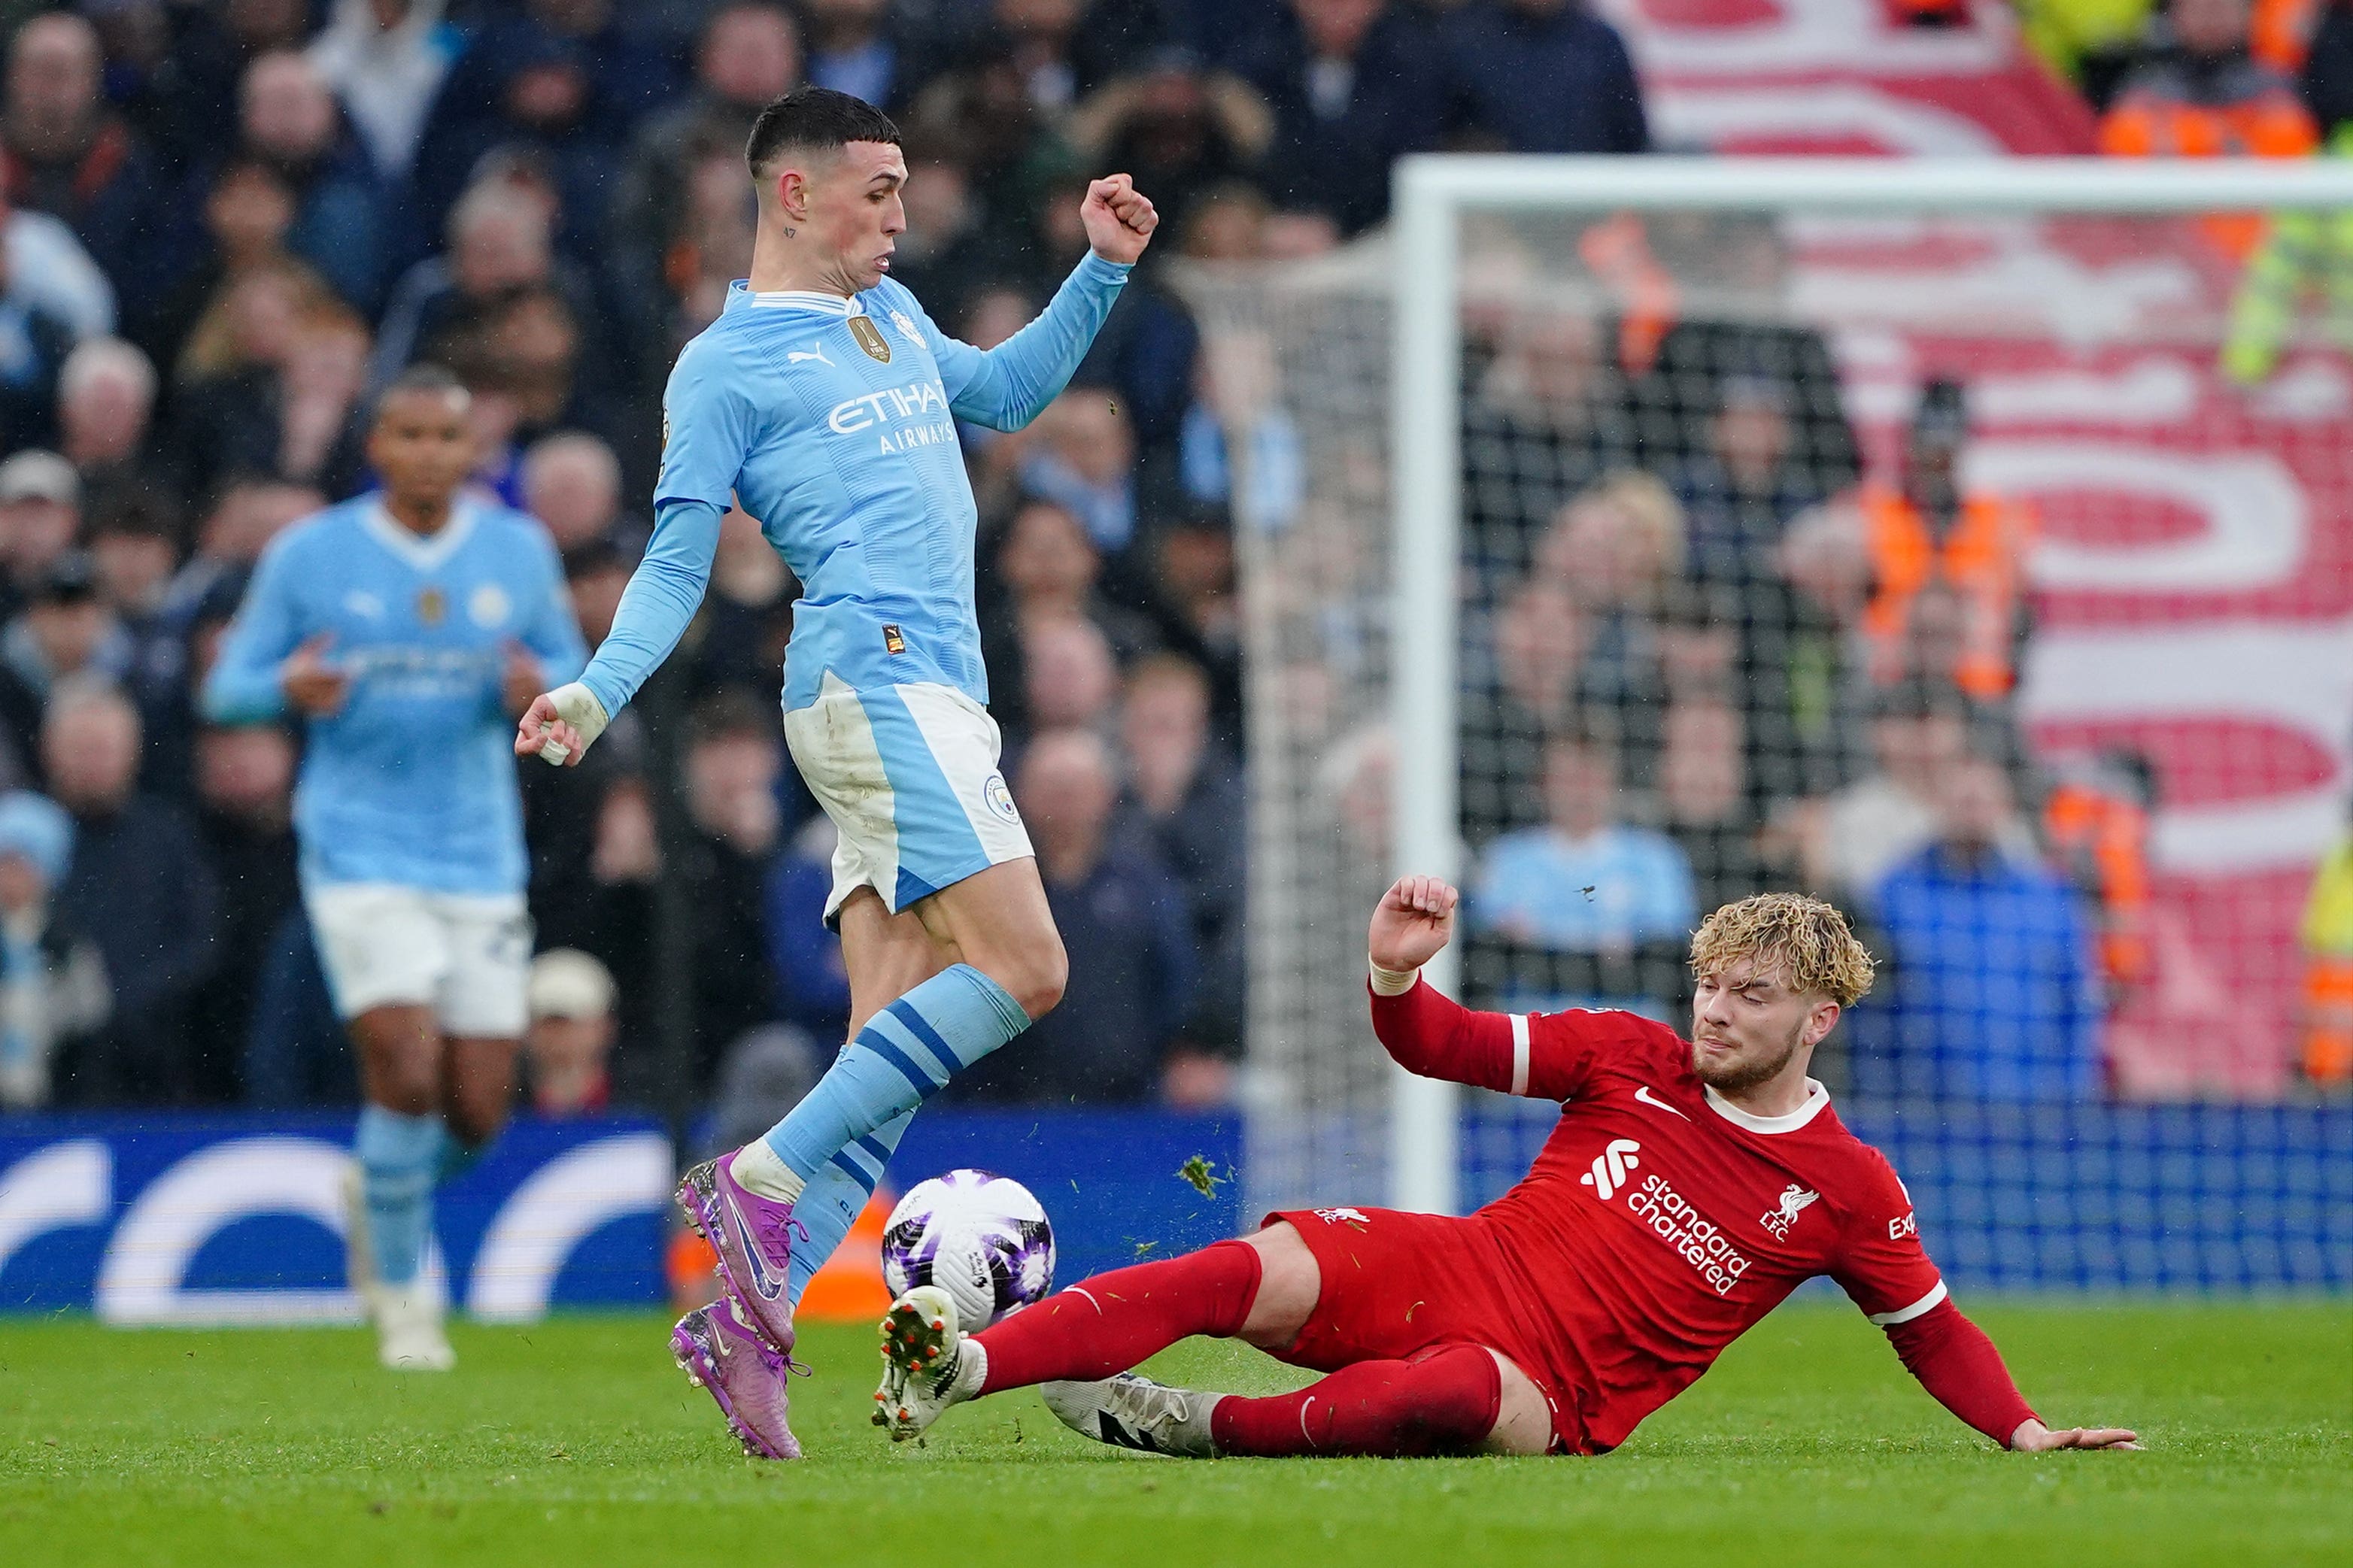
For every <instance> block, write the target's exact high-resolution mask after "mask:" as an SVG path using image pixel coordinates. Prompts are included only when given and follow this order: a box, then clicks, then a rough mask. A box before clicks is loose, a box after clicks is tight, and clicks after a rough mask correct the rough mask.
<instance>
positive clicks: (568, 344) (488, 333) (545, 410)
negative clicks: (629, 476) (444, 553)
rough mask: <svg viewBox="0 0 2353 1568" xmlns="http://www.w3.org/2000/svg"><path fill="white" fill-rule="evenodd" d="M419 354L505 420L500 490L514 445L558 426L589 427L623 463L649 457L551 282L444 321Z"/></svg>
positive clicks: (517, 457) (582, 322) (515, 480)
mask: <svg viewBox="0 0 2353 1568" xmlns="http://www.w3.org/2000/svg"><path fill="white" fill-rule="evenodd" d="M427 357H429V358H432V359H434V360H436V361H438V362H439V363H446V364H448V365H449V366H450V367H451V368H453V369H455V370H456V371H457V372H458V374H459V375H460V376H461V377H462V378H463V379H464V380H465V382H466V384H467V386H468V388H469V389H470V391H471V392H472V393H473V394H474V396H475V398H476V399H477V400H478V401H485V402H487V403H489V404H490V405H491V407H492V408H493V409H494V410H495V411H496V413H497V415H498V416H499V417H501V419H503V420H504V421H506V422H507V423H506V426H505V430H504V439H503V441H502V442H501V443H498V444H497V445H498V447H499V448H500V449H502V450H504V451H505V452H506V453H507V454H508V455H507V456H506V457H504V458H501V460H499V461H498V462H497V463H496V464H495V465H493V466H494V467H496V468H497V469H498V470H499V471H500V472H501V474H502V475H507V476H510V478H509V479H508V480H507V482H502V483H501V485H500V486H499V489H500V491H501V494H502V495H513V494H514V489H515V488H517V487H518V486H519V481H520V470H521V466H522V450H523V449H524V448H525V447H529V446H530V445H531V444H532V443H533V442H534V441H537V440H539V439H540V438H542V437H545V436H549V435H553V434H554V433H555V432H557V431H559V430H564V429H567V428H568V429H575V430H588V431H593V432H594V433H595V434H596V437H599V438H601V439H602V440H603V442H604V444H605V446H606V447H607V450H610V451H616V452H618V453H620V454H621V455H622V458H623V460H624V461H625V463H626V462H627V461H628V459H630V458H649V456H650V444H649V442H648V441H647V440H646V439H645V437H644V435H643V433H642V430H641V423H642V422H641V421H639V420H638V419H637V418H635V417H633V414H634V410H633V409H632V408H631V407H630V406H629V405H628V402H627V400H626V398H625V397H624V396H623V395H621V394H620V393H619V392H618V391H617V390H616V389H615V386H614V383H615V381H616V379H617V378H616V377H614V376H612V375H611V374H600V373H602V372H609V371H610V368H611V367H610V366H609V365H605V364H601V363H599V362H598V360H597V359H596V350H595V347H594V345H593V343H592V342H591V340H590V335H589V329H588V327H587V324H586V319H585V318H584V317H583V316H582V315H581V314H580V313H579V312H578V311H577V310H575V309H574V308H573V305H572V302H571V301H570V300H568V299H567V298H566V297H565V294H564V293H563V291H562V290H561V289H557V288H555V287H554V286H553V285H548V284H536V285H533V286H530V287H527V288H522V289H513V290H512V291H510V292H509V293H508V294H507V295H506V296H505V297H504V298H502V299H501V300H497V301H495V302H494V303H492V304H491V307H490V308H489V309H488V310H486V311H484V312H483V313H482V314H481V315H480V316H479V317H477V318H474V319H471V320H470V321H465V322H462V323H452V325H451V328H450V330H449V331H448V334H447V335H446V336H444V337H443V338H441V339H438V340H437V341H436V342H434V343H432V344H431V345H429V349H428V353H427ZM480 434H481V432H480V431H479V430H478V435H480ZM514 499H517V500H520V499H521V498H520V496H519V495H516V496H514Z"/></svg>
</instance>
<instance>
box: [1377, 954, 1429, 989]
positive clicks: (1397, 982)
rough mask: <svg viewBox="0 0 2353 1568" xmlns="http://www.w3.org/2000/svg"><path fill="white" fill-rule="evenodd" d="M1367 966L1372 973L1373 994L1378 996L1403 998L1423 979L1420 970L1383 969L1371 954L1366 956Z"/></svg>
mask: <svg viewBox="0 0 2353 1568" xmlns="http://www.w3.org/2000/svg"><path fill="white" fill-rule="evenodd" d="M1365 964H1366V968H1368V969H1370V970H1371V971H1372V973H1373V994H1374V995H1376V996H1402V995H1404V994H1406V993H1407V992H1409V991H1410V990H1412V989H1413V988H1414V986H1415V984H1417V983H1418V982H1419V981H1420V979H1421V971H1420V970H1419V969H1383V968H1382V967H1381V966H1380V965H1379V964H1378V963H1375V962H1374V961H1373V959H1372V956H1371V955H1370V954H1369V953H1368V954H1366V958H1365Z"/></svg>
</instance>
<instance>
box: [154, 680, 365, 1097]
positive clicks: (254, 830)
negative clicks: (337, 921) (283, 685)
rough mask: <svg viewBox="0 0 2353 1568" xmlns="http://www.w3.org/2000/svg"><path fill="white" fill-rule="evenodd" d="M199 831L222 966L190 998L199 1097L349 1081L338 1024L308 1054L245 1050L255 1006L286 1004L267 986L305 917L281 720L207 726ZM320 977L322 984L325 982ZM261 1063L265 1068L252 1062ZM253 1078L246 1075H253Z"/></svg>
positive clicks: (200, 763)
mask: <svg viewBox="0 0 2353 1568" xmlns="http://www.w3.org/2000/svg"><path fill="white" fill-rule="evenodd" d="M294 762H295V752H294V742H293V738H292V737H291V736H290V735H289V734H287V732H286V731H283V730H281V729H280V728H278V727H277V726H276V725H271V724H258V725H253V726H249V727H243V728H237V729H219V728H207V729H206V730H205V731H203V732H202V733H200V734H198V735H197V736H196V738H195V828H196V834H197V837H199V838H200V839H201V840H202V841H203V844H204V848H205V855H206V860H207V862H208V863H209V864H210V866H211V868H212V870H213V873H214V876H215V877H216V879H218V882H219V884H220V927H219V934H218V937H217V941H216V952H217V953H218V955H219V964H218V967H217V969H216V972H215V973H213V974H212V976H211V977H210V978H208V979H207V980H206V981H205V982H204V984H201V985H199V986H197V987H196V989H195V994H193V995H192V996H191V998H190V1003H189V1026H190V1028H189V1034H190V1040H191V1053H190V1054H191V1056H192V1058H193V1059H194V1061H195V1077H196V1079H197V1088H198V1090H199V1093H200V1096H201V1098H204V1099H206V1100H231V1099H235V1098H237V1097H238V1096H239V1094H240V1093H242V1095H243V1097H244V1098H245V1099H246V1100H248V1103H258V1104H263V1105H301V1104H305V1103H311V1102H315V1101H316V1100H320V1099H322V1098H323V1095H322V1092H321V1091H322V1089H325V1088H327V1087H328V1086H329V1081H332V1079H331V1075H330V1074H328V1073H326V1072H324V1071H322V1069H323V1068H329V1067H332V1068H337V1069H339V1072H337V1073H336V1074H334V1075H332V1077H344V1078H347V1077H348V1075H349V1072H350V1066H349V1062H348V1059H347V1058H346V1057H345V1053H344V1052H343V1050H342V1049H341V1048H340V1047H337V1046H336V1045H335V1044H334V1040H335V1037H338V1036H340V1034H341V1031H340V1030H338V1029H335V1028H333V1027H332V1010H330V1012H329V1015H328V1020H327V1022H328V1026H327V1027H326V1028H324V1029H322V1030H318V1031H315V1032H314V1044H315V1046H316V1047H317V1048H315V1049H314V1050H313V1051H311V1052H310V1053H307V1056H308V1058H310V1059H309V1060H307V1061H306V1060H304V1059H303V1058H296V1059H293V1060H285V1059H282V1058H280V1057H279V1056H278V1055H276V1054H274V1053H263V1054H262V1055H261V1056H260V1058H259V1060H256V1059H253V1058H249V1057H248V1042H249V1041H250V1040H251V1039H252V1037H253V1035H254V1020H255V1016H256V1015H257V1013H259V1012H261V1011H263V1010H265V1009H274V1008H280V1007H283V1006H284V1005H286V1004H285V999H284V998H283V997H282V996H281V995H280V994H278V992H279V990H280V987H273V986H270V985H268V984H264V983H263V980H262V977H263V975H264V974H265V973H266V972H267V971H268V970H269V966H270V960H271V957H272V955H273V952H274V951H275V950H276V948H277V947H278V946H279V945H280V943H281V942H284V941H285V940H286V931H285V930H284V928H285V926H286V924H287V922H288V921H289V920H290V919H292V920H295V921H300V920H301V919H302V918H303V917H302V912H301V888H300V886H299V884H298V882H297V880H296V873H295V849H294ZM321 984H322V986H323V984H324V982H323V981H322V982H321ZM256 1068H258V1069H259V1071H255V1070H254V1069H256ZM249 1072H250V1073H252V1074H253V1077H254V1079H256V1081H250V1082H248V1081H245V1080H246V1079H247V1076H248V1073H249Z"/></svg>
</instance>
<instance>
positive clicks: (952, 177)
mask: <svg viewBox="0 0 2353 1568" xmlns="http://www.w3.org/2000/svg"><path fill="white" fill-rule="evenodd" d="M906 154H907V184H906V185H905V187H904V188H903V191H902V195H903V196H904V199H905V202H906V207H907V230H906V232H905V233H904V234H902V235H901V236H900V237H899V239H898V248H897V249H896V250H894V251H892V253H891V276H892V277H893V278H895V279H898V280H899V281H900V282H901V283H903V284H905V285H906V287H907V288H908V289H910V290H911V291H912V292H913V294H914V296H915V298H917V299H918V300H922V301H923V308H924V309H925V310H927V311H929V312H930V314H931V316H932V318H933V320H934V321H959V320H961V319H962V318H963V316H964V314H965V308H966V306H967V304H968V302H969V301H970V300H971V299H972V297H973V296H974V295H975V294H976V292H978V291H979V290H980V289H982V288H984V287H986V286H987V284H988V283H989V282H990V281H991V280H992V279H996V278H998V277H1002V276H1004V275H1005V274H1006V273H1008V272H1010V271H1012V270H1014V269H1015V268H1016V267H1017V266H1018V256H1017V255H1016V253H1015V247H1012V246H1008V244H1007V243H1006V241H1007V238H1008V237H1007V236H1006V235H1005V233H1004V232H1003V227H1002V226H997V225H991V224H990V223H989V222H988V221H987V219H988V214H987V211H986V210H985V209H984V207H983V205H982V204H981V202H980V199H979V198H978V196H977V195H976V194H975V193H974V191H973V188H972V180H971V177H970V176H969V175H967V174H965V165H964V163H962V162H961V161H960V159H959V158H958V157H957V156H956V151H955V149H952V148H949V147H945V146H940V145H934V144H930V143H927V142H916V143H915V144H914V145H913V146H911V147H909V148H908V149H907V150H906ZM728 173H729V176H730V178H731V180H732V181H733V182H734V183H736V184H740V183H741V171H740V170H738V169H734V168H731V169H730V170H729V171H728Z"/></svg>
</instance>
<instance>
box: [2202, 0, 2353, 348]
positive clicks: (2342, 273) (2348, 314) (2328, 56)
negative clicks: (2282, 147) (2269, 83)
mask: <svg viewBox="0 0 2353 1568" xmlns="http://www.w3.org/2000/svg"><path fill="white" fill-rule="evenodd" d="M2298 86H2299V88H2300V89H2301V92H2302V95H2303V99H2304V103H2305V106H2306V109H2307V110H2309V111H2310V112H2311V114H2312V117H2313V120H2314V121H2316V124H2317V126H2318V130H2319V134H2320V136H2321V138H2322V148H2321V150H2322V152H2323V153H2325V154H2326V155H2327V156H2330V157H2335V158H2348V157H2353V5H2348V4H2346V3H2345V0H2334V3H2332V4H2328V5H2325V6H2324V7H2323V8H2322V10H2321V14H2320V16H2319V17H2318V19H2317V23H2316V27H2315V30H2314V32H2313V35H2312V50H2311V53H2310V55H2309V56H2308V57H2307V58H2306V60H2305V62H2304V70H2303V74H2302V77H2301V78H2300V79H2299V82H2298ZM2314 298H2316V300H2317V302H2318V303H2319V304H2320V306H2321V307H2322V309H2323V310H2324V312H2325V315H2324V322H2325V325H2326V326H2327V331H2328V335H2329V337H2330V338H2331V339H2332V340H2334V341H2335V342H2336V343H2337V344H2338V345H2339V346H2340V347H2341V346H2343V345H2346V344H2348V343H2353V217H2348V216H2347V215H2346V214H2344V213H2341V212H2303V211H2285V212H2279V213H2274V214H2273V215H2272V217H2271V220H2270V226H2269V228H2268V230H2267V231H2266V233H2265V235H2264V237H2263V245H2262V247H2261V248H2260V249H2258V250H2256V251H2255V253H2254V254H2253V256H2251V257H2249V258H2248V259H2247V270H2246V274H2245V276H2243V277H2242V278H2241V279H2240V280H2239V289H2238V294H2237V296H2236V298H2234V299H2233V300H2232V305H2231V332H2230V336H2229V337H2228V338H2227V339H2225V340H2224V342H2223V344H2222V369H2223V370H2224V372H2225V373H2226V374H2229V375H2230V376H2231V377H2232V379H2233V380H2235V381H2237V382H2239V383H2241V384H2245V385H2253V384H2256V383H2259V382H2262V381H2263V380H2265V379H2266V378H2268V377H2269V376H2270V375H2271V374H2272V372H2273V371H2274V370H2275V369H2276V368H2277V367H2278V364H2279V359H2280V353H2281V351H2282V349H2284V347H2285V346H2286V344H2287V342H2288V340H2289V338H2290V337H2291V335H2292V334H2293V332H2294V331H2295V324H2296V318H2297V316H2298V315H2299V314H2300V313H2301V310H2302V308H2303V306H2304V305H2305V303H2306V300H2308V299H2314Z"/></svg>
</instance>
